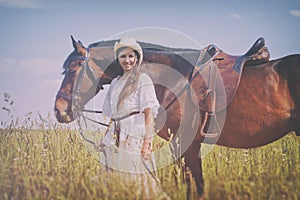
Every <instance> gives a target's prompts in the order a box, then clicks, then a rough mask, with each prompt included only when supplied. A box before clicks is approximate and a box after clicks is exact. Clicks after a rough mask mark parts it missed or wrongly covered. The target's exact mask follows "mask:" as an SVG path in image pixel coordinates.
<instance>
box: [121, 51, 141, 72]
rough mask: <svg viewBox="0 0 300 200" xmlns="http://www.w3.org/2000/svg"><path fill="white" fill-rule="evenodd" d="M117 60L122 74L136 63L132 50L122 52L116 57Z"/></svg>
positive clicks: (136, 59)
mask: <svg viewBox="0 0 300 200" xmlns="http://www.w3.org/2000/svg"><path fill="white" fill-rule="evenodd" d="M118 59H119V63H120V65H121V67H122V69H123V71H124V73H126V72H129V71H131V70H132V69H133V68H134V67H135V66H136V63H137V62H138V58H137V56H136V54H135V52H134V50H133V49H132V48H126V49H124V50H122V51H121V52H120V53H119V55H118Z"/></svg>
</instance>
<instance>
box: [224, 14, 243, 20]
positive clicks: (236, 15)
mask: <svg viewBox="0 0 300 200" xmlns="http://www.w3.org/2000/svg"><path fill="white" fill-rule="evenodd" d="M227 18H228V19H241V18H242V16H241V15H240V14H238V13H232V14H229V15H227Z"/></svg>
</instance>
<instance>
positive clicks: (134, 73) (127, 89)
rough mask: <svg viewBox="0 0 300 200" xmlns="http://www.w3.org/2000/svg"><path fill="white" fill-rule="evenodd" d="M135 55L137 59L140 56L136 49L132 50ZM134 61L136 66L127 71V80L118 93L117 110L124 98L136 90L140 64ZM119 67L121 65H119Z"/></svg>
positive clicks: (119, 50)
mask: <svg viewBox="0 0 300 200" xmlns="http://www.w3.org/2000/svg"><path fill="white" fill-rule="evenodd" d="M122 49H123V48H120V49H118V51H117V55H119V53H120V52H121V51H122ZM134 53H135V55H136V56H137V58H138V61H139V59H140V56H139V54H138V52H137V51H136V50H134ZM138 61H137V62H136V66H135V67H134V68H133V69H132V70H131V71H130V72H128V73H129V74H128V78H127V81H126V83H125V85H124V87H123V89H122V91H121V93H120V95H119V100H118V104H117V110H119V109H120V108H121V106H122V105H123V102H124V100H125V99H126V98H127V97H128V96H129V95H130V94H132V93H134V92H136V91H137V89H138V84H139V79H140V74H141V72H140V64H139V62H138ZM117 62H118V64H119V65H120V63H119V59H117ZM120 67H121V66H120Z"/></svg>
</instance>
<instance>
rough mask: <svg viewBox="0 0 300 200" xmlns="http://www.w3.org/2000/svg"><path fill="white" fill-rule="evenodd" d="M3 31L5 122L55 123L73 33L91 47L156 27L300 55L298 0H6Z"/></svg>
mask: <svg viewBox="0 0 300 200" xmlns="http://www.w3.org/2000/svg"><path fill="white" fill-rule="evenodd" d="M0 27H1V28H0V34H1V37H0V106H1V108H2V109H1V110H0V120H1V121H7V120H9V116H8V115H7V111H5V110H3V107H6V108H11V110H12V113H13V115H14V116H15V117H18V118H20V119H23V118H24V116H25V115H26V114H27V113H29V112H33V113H37V112H38V113H40V114H41V115H42V116H47V115H48V114H49V116H50V117H51V118H53V119H54V120H55V118H54V111H53V108H54V100H55V95H56V93H57V91H58V89H59V87H60V84H61V81H62V79H63V75H61V73H62V64H63V62H64V60H65V59H66V57H67V56H68V55H69V54H70V53H71V52H72V51H73V47H72V44H71V40H70V35H73V36H74V37H75V38H76V39H77V40H80V41H82V43H83V44H84V45H85V46H88V45H89V44H91V43H94V42H98V41H101V40H106V39H109V38H112V37H116V35H119V33H122V32H124V31H125V32H126V31H129V30H135V29H142V28H144V27H157V28H162V29H164V30H167V31H173V32H177V33H180V34H183V35H185V36H187V37H189V38H190V39H192V40H193V41H195V42H197V43H198V44H200V46H201V47H206V46H207V45H209V44H215V45H217V46H218V47H219V48H220V49H222V50H223V51H225V52H227V53H230V54H233V55H240V54H243V53H245V52H246V51H247V50H248V49H249V48H250V46H251V45H252V44H253V43H254V42H255V40H256V39H257V38H259V37H264V38H265V40H266V44H267V47H268V49H269V51H270V54H271V59H277V58H280V57H283V56H286V55H290V54H295V53H300V46H299V45H300V34H299V33H300V0H265V1H261V0H253V1H242V0H227V1H222V0H210V1H200V0H199V1H196V0H195V1H176V0H174V1H167V0H151V1H138V0H132V1H130V0H129V1H117V0H115V1H111V0H108V1H106V0H104V1H98V0H92V1H78V0H65V1H61V0H52V1H46V0H0ZM174 42H175V41H174ZM177 42H178V41H177ZM183 47H184V45H183ZM187 47H188V46H187ZM5 93H8V94H9V95H10V101H9V102H6V101H5V97H4V94H5ZM12 100H13V101H14V103H13V105H9V103H10V102H11V101H12ZM99 109H100V108H99Z"/></svg>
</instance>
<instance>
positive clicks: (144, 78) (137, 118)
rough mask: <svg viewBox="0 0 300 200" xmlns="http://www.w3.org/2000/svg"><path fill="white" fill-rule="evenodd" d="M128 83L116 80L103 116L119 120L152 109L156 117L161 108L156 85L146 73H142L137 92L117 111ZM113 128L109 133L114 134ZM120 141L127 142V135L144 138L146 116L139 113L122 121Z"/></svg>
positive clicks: (106, 98) (107, 98) (105, 102)
mask: <svg viewBox="0 0 300 200" xmlns="http://www.w3.org/2000/svg"><path fill="white" fill-rule="evenodd" d="M126 81H127V78H126V79H124V80H121V79H119V77H117V78H115V79H114V80H113V81H112V82H111V85H110V87H109V90H108V92H107V94H106V97H105V100H104V103H103V108H102V109H103V114H104V115H105V116H107V117H110V118H119V117H123V116H126V115H128V114H130V113H131V112H134V111H140V112H142V111H144V110H145V109H146V108H150V109H151V111H152V113H153V116H154V117H156V115H157V114H158V109H159V107H160V105H159V102H158V100H157V97H156V94H155V90H154V85H153V82H152V80H151V78H150V77H149V75H147V74H146V73H141V75H140V78H139V83H138V89H137V91H136V92H134V93H132V94H130V95H129V96H128V97H127V98H126V99H125V100H124V101H123V104H122V106H121V107H120V108H119V110H117V104H118V100H119V95H120V93H121V91H122V89H123V87H124V85H125V83H126ZM113 129H114V127H113V126H112V127H111V128H110V130H109V132H110V133H111V134H112V133H113ZM120 129H121V131H120V140H125V139H126V137H127V135H130V136H134V137H139V138H142V137H144V135H145V115H144V113H139V114H135V115H132V116H130V117H127V118H125V119H122V120H120Z"/></svg>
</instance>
